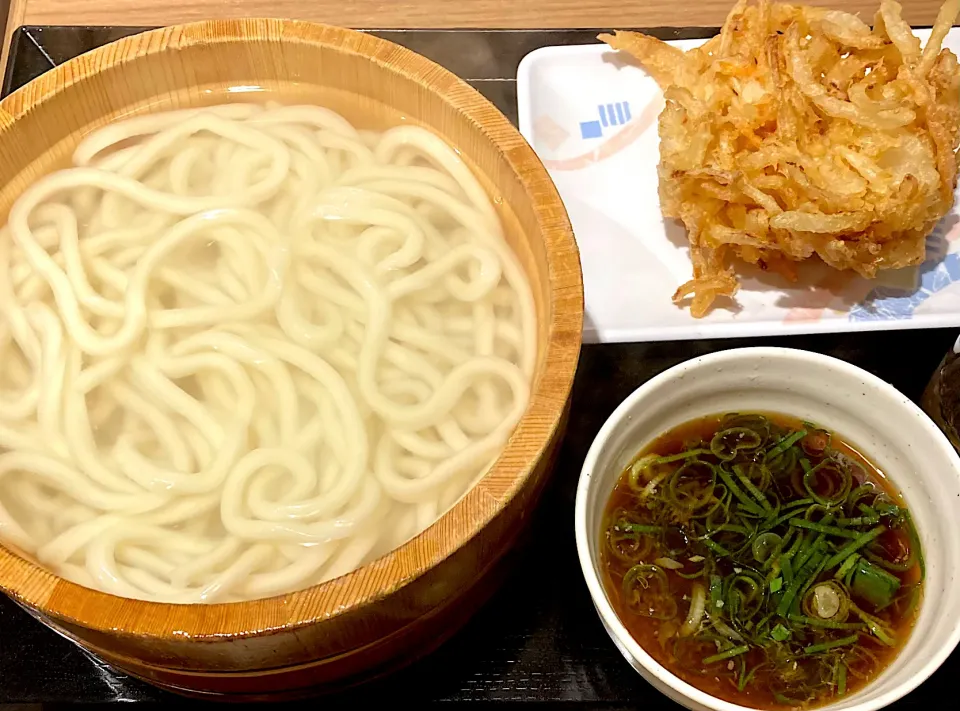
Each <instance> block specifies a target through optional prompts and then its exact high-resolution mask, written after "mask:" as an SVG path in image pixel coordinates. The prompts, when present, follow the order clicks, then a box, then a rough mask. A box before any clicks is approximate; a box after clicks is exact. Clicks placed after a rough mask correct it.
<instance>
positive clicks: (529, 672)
mask: <svg viewBox="0 0 960 711" xmlns="http://www.w3.org/2000/svg"><path fill="white" fill-rule="evenodd" d="M143 29H145V28H136V27H21V28H19V29H18V30H17V31H16V32H15V33H14V35H13V44H12V48H11V55H10V62H9V64H8V67H7V72H6V75H5V77H4V82H3V93H4V94H6V93H8V92H10V91H12V90H15V89H17V88H19V87H20V86H22V85H23V84H24V83H26V82H28V81H30V80H31V79H33V78H35V77H37V76H39V75H40V74H42V73H43V72H45V71H47V70H48V69H50V68H52V67H54V66H56V65H57V64H59V63H61V62H64V61H66V60H68V59H70V58H71V57H74V56H76V55H78V54H80V53H82V52H86V51H88V50H90V49H93V48H94V47H98V46H100V45H102V44H105V43H107V42H110V41H112V40H115V39H119V38H120V37H123V36H126V35H129V34H133V33H135V32H139V31H142V30H143ZM714 32H715V30H709V29H683V30H676V29H661V30H654V31H653V32H652V33H653V34H656V35H658V36H660V37H663V38H664V39H667V38H680V37H703V36H707V35H711V34H713V33H714ZM375 34H377V35H379V36H381V37H385V38H387V39H390V40H392V41H394V42H397V43H399V44H403V45H406V46H407V47H410V48H411V49H413V50H416V51H417V52H420V53H421V54H424V55H426V56H427V57H430V58H431V59H433V60H434V61H436V62H439V63H440V64H443V65H444V66H446V67H447V68H448V69H450V70H452V71H454V72H456V73H457V74H459V75H460V76H461V77H463V78H464V79H466V80H467V81H469V82H470V84H472V85H473V86H474V87H476V88H477V89H479V90H480V91H481V92H482V93H483V94H484V95H485V96H486V97H487V98H488V99H490V100H491V101H492V102H493V103H495V104H496V105H497V106H498V107H499V108H500V110H501V111H503V113H504V114H505V115H506V116H507V117H508V118H510V119H511V120H512V121H513V122H514V123H515V122H516V117H517V104H516V73H517V64H518V63H519V61H520V59H522V58H523V56H524V55H525V54H527V53H528V52H530V51H532V50H534V49H536V48H538V47H542V46H546V45H557V44H584V43H590V42H594V41H595V39H594V38H595V36H596V32H593V31H586V30H569V31H565V30H559V31H558V30H549V31H536V30H533V31H527V30H521V31H514V30H510V31H499V30H469V31H468V30H443V31H435V30H388V31H377V32H375ZM0 149H2V146H0ZM956 337H957V333H956V332H955V331H953V330H940V329H938V330H926V331H911V332H903V331H899V332H888V333H882V332H874V333H857V334H853V333H851V334H830V335H818V336H794V337H789V338H753V339H735V340H706V341H682V342H669V343H644V344H619V345H590V346H585V347H584V349H583V354H582V357H581V361H580V370H579V372H578V374H577V378H576V382H575V384H574V390H573V402H572V409H571V413H570V424H569V429H568V432H567V436H566V439H565V440H564V443H563V447H562V451H561V453H560V457H559V458H558V464H557V468H556V471H555V472H554V475H553V479H552V481H551V484H550V486H549V487H548V489H547V490H546V492H545V493H544V497H543V500H542V502H541V504H540V506H539V508H538V509H537V511H536V513H535V514H534V516H533V518H532V520H531V521H530V535H529V536H528V538H527V540H526V541H525V542H524V543H523V544H522V546H521V547H520V548H519V549H518V550H517V551H515V553H514V554H513V558H514V561H515V563H516V564H515V565H514V566H513V573H512V574H511V575H510V577H509V578H508V580H507V581H506V583H505V584H504V586H503V587H502V589H501V590H500V591H499V592H498V593H497V594H496V595H495V596H494V597H493V599H492V600H491V601H490V602H489V603H488V604H487V605H486V606H485V607H484V608H482V609H481V610H480V611H479V612H478V613H477V614H476V615H475V617H474V618H473V619H472V620H471V621H470V622H469V623H468V624H467V626H466V627H465V628H464V629H463V630H461V631H460V632H459V633H458V634H456V635H455V636H454V637H453V638H452V639H451V640H450V641H448V642H447V643H445V644H444V645H443V646H442V647H441V648H440V649H439V650H438V651H437V652H435V653H434V654H432V655H431V656H429V657H427V658H426V659H423V660H422V661H420V662H417V663H416V664H414V665H412V666H411V667H409V668H408V669H406V670H404V671H402V672H399V673H397V674H395V675H394V676H392V677H389V678H387V679H385V680H382V681H378V682H374V683H371V684H368V685H366V686H364V687H361V688H359V689H356V690H354V691H350V692H347V693H343V694H338V695H336V696H328V697H327V698H325V699H322V700H318V701H316V702H300V705H306V704H316V705H317V708H319V705H322V706H323V707H326V708H330V707H333V708H344V707H353V708H362V707H364V706H366V707H369V708H380V709H392V708H396V707H398V706H399V705H403V706H405V707H408V708H413V709H422V708H425V707H434V706H438V705H449V703H451V702H453V703H457V702H460V703H463V702H468V701H469V702H473V704H474V705H476V706H482V707H495V708H506V707H513V706H518V705H527V703H538V707H543V706H551V707H552V706H564V707H573V708H577V709H588V708H589V709H593V708H596V709H607V710H611V711H612V710H613V709H639V708H643V709H644V711H678V710H679V709H680V707H679V706H677V705H676V704H674V703H673V702H671V701H669V700H668V699H667V698H666V697H664V696H662V695H660V694H659V693H658V692H657V691H655V690H654V689H653V687H651V686H649V685H647V683H646V682H644V681H643V679H641V678H640V676H639V675H637V673H636V672H634V671H633V669H632V668H631V667H630V666H629V665H628V664H627V663H626V662H625V661H624V660H623V658H622V657H621V656H620V654H619V652H617V650H616V649H615V648H614V646H613V644H612V643H611V642H610V640H609V639H608V637H607V635H606V633H605V632H604V630H603V627H602V626H601V625H600V621H599V619H598V618H597V614H596V612H595V611H594V608H593V605H592V603H591V601H590V597H589V594H588V593H587V589H586V585H585V584H584V582H583V578H582V576H581V573H580V566H579V563H578V561H577V555H576V549H575V545H574V536H573V501H574V494H575V491H576V486H577V478H578V476H579V474H580V466H581V464H582V462H583V458H584V456H585V454H586V451H587V448H588V447H589V446H590V442H591V441H592V440H593V437H594V436H595V435H596V433H597V431H598V430H599V429H600V426H601V425H602V424H603V421H604V420H605V419H606V418H607V416H608V415H609V414H610V413H611V412H612V411H613V409H614V408H615V407H616V406H617V405H618V404H619V403H620V401H621V400H623V398H625V397H626V396H627V395H628V394H629V393H630V392H631V391H632V390H634V389H635V388H637V387H638V386H639V385H641V384H642V383H643V382H645V381H646V380H648V379H649V378H651V377H652V376H654V375H656V374H657V373H659V372H661V371H662V370H664V369H666V368H669V367H670V366H673V365H675V364H677V363H679V362H681V361H684V360H687V359H689V358H693V357H695V356H698V355H703V354H705V353H710V352H713V351H718V350H723V349H726V348H737V347H743V346H756V345H766V346H784V347H790V348H803V349H807V350H811V351H817V352H819V353H826V354H829V355H832V356H836V357H838V358H842V359H843V360H846V361H848V362H850V363H854V364H856V365H859V366H860V367H862V368H865V369H867V370H869V371H870V372H872V373H874V374H876V375H878V376H879V377H881V378H883V379H884V380H887V381H889V382H891V383H893V384H894V385H895V386H896V387H898V388H899V389H900V390H902V391H903V392H904V393H906V394H907V395H908V396H909V397H911V398H913V399H914V400H918V399H919V397H920V394H921V393H922V391H923V388H924V387H925V385H926V383H927V380H928V379H929V377H930V375H931V374H932V373H933V371H934V369H935V368H936V366H937V364H938V363H939V361H940V359H941V357H942V356H943V355H944V353H946V351H947V350H948V349H949V348H950V347H951V346H952V344H953V342H954V340H955V339H956ZM958 674H960V651H957V652H954V654H953V655H952V656H951V657H950V658H949V660H947V662H946V663H945V664H944V665H943V667H941V669H940V670H939V671H938V672H937V673H936V674H934V675H933V677H931V678H930V679H929V680H928V681H927V682H926V683H924V684H923V685H922V686H921V687H920V688H919V689H917V690H916V691H914V692H913V693H912V694H910V695H909V696H907V697H906V698H904V699H903V700H901V701H900V702H898V703H897V704H894V705H893V706H891V707H890V708H891V709H895V710H896V711H907V710H908V709H918V710H919V709H924V711H926V710H927V709H948V708H957V705H956V684H955V680H956V677H957V676H958ZM950 698H954V699H955V700H954V702H951V701H949V699H950ZM173 700H175V698H174V697H172V696H171V695H169V694H166V693H164V692H160V691H157V690H155V689H153V688H152V687H150V686H148V685H146V684H144V683H142V682H139V681H137V680H135V679H131V678H129V677H127V676H124V675H122V674H118V673H116V672H114V671H112V670H111V669H109V668H107V667H106V666H104V665H103V664H102V663H100V662H98V661H97V660H95V659H93V658H91V657H89V656H88V655H87V654H85V653H84V652H82V651H81V650H80V649H79V648H78V647H76V646H74V645H73V644H72V643H70V642H68V641H66V640H64V639H63V638H61V637H59V636H58V635H56V634H55V633H53V632H51V631H50V630H48V629H46V628H45V627H43V626H41V625H40V624H39V623H38V622H36V621H35V620H33V619H32V618H30V617H29V616H28V615H27V614H26V613H25V612H23V611H22V610H20V608H18V607H16V606H15V605H14V604H13V603H12V602H9V601H8V600H7V599H6V598H3V597H2V596H0V705H2V704H16V705H20V704H43V705H44V706H47V705H60V704H68V703H77V702H79V703H85V704H90V703H94V704H106V703H111V702H140V703H154V704H157V703H160V704H165V703H170V702H171V701H173ZM178 701H179V700H178Z"/></svg>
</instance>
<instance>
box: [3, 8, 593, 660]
mask: <svg viewBox="0 0 960 711" xmlns="http://www.w3.org/2000/svg"><path fill="white" fill-rule="evenodd" d="M253 40H262V41H266V42H268V43H271V44H275V43H280V42H299V43H304V44H311V45H316V46H319V47H329V48H331V49H333V50H335V51H338V52H342V53H344V54H352V55H355V56H357V57H363V58H366V59H368V60H369V61H372V62H374V63H375V64H376V65H377V66H379V67H380V68H382V69H384V70H385V71H388V72H392V73H394V74H397V75H400V76H402V77H403V78H405V79H408V80H411V81H414V82H417V83H420V84H424V85H429V84H430V83H431V82H435V81H436V80H437V78H442V79H443V80H444V81H445V82H452V83H450V84H449V86H450V87H451V88H456V89H457V90H458V91H457V92H456V95H455V96H452V95H451V94H452V93H453V92H451V91H450V90H447V91H437V90H434V89H431V90H432V91H434V93H437V94H439V96H440V98H441V99H442V100H443V101H444V102H446V103H447V104H448V105H450V106H452V107H453V108H454V109H456V110H457V111H458V112H460V113H461V114H463V115H465V116H466V117H467V118H468V119H469V120H470V121H472V122H473V123H474V124H475V125H476V126H478V127H479V130H480V131H481V132H482V133H484V134H486V136H487V138H488V140H490V142H491V143H493V144H494V145H495V146H498V147H499V148H501V155H502V156H503V158H504V159H505V161H506V162H507V164H508V165H509V166H510V168H511V169H512V170H513V172H514V173H515V174H516V175H517V177H518V179H519V181H520V183H521V185H522V186H523V188H524V190H525V192H526V194H527V195H528V196H536V199H535V201H534V204H533V210H534V214H535V215H536V218H537V223H538V225H539V227H540V232H541V234H543V235H544V246H545V251H546V257H547V267H548V278H549V288H548V293H549V303H548V308H549V314H548V316H549V323H548V329H547V335H548V340H547V342H546V352H545V354H544V359H543V369H542V371H541V373H540V378H539V380H538V381H537V382H536V383H534V389H533V391H532V394H531V402H530V405H529V406H528V408H527V410H526V412H525V413H524V415H523V417H522V418H521V420H520V422H519V423H518V425H517V428H516V429H515V431H514V433H513V435H511V438H510V440H509V441H508V443H507V445H506V447H505V448H504V451H503V452H502V453H501V456H500V457H499V458H498V459H497V461H496V462H495V464H494V466H493V467H492V468H491V469H490V471H489V472H488V473H487V475H486V476H485V477H484V478H483V479H482V480H481V481H480V482H479V483H478V484H477V485H475V486H474V487H473V489H472V490H471V491H470V492H468V494H467V495H466V496H465V497H464V498H463V499H461V501H460V502H459V503H458V504H457V505H456V506H455V507H454V508H453V509H451V510H450V511H448V512H447V513H446V514H444V516H442V517H441V518H440V519H439V520H438V521H437V522H435V523H434V524H433V525H432V526H430V527H429V528H428V529H426V530H425V531H424V532H422V533H421V534H420V535H419V536H417V537H415V538H414V539H412V540H411V541H408V542H407V543H405V544H404V545H403V546H401V547H400V548H397V549H395V550H393V551H391V552H390V553H388V554H387V555H385V556H383V557H382V558H379V559H378V560H376V561H373V562H371V563H368V564H367V565H364V566H362V567H361V568H358V569H357V570H355V571H353V572H351V573H348V574H347V575H344V576H341V577H339V578H335V579H333V580H330V581H327V582H325V583H321V584H320V585H316V586H313V587H311V588H306V589H304V590H300V591H297V592H294V593H289V594H286V595H279V596H274V597H269V598H261V599H257V600H250V601H245V602H229V603H213V604H186V605H184V604H172V603H157V602H147V601H143V600H135V599H131V598H121V597H118V596H115V595H111V594H109V593H104V592H101V591H98V590H93V589H90V588H86V587H83V586H81V585H78V584H76V583H73V582H70V581H68V580H65V579H63V578H60V577H58V576H56V575H55V574H53V573H51V572H49V571H47V570H46V569H44V568H41V567H40V566H38V565H36V564H34V563H32V562H30V561H27V560H25V559H23V558H21V557H20V556H18V555H16V554H14V553H13V552H11V551H10V550H8V549H7V548H5V547H3V546H2V545H0V565H2V567H3V568H6V569H8V570H12V571H13V573H14V577H16V578H17V579H18V580H20V581H24V584H21V585H17V586H16V587H10V586H9V585H8V584H7V583H5V582H4V581H3V580H0V590H3V591H5V592H7V594H9V595H10V596H12V597H13V598H14V599H15V600H16V601H18V602H20V603H23V604H25V605H27V606H28V607H30V608H35V609H37V610H38V611H39V612H41V613H42V614H43V615H49V616H51V617H53V618H54V619H55V620H57V621H64V622H68V623H73V624H76V625H78V626H80V627H83V628H86V629H90V630H95V631H98V632H102V633H108V634H111V635H123V636H131V637H140V638H163V639H168V640H169V639H173V638H179V639H201V640H203V639H206V640H209V641H213V640H216V639H224V638H228V637H229V638H242V637H252V636H258V635H262V634H270V633H276V632H280V631H282V630H289V629H291V628H297V627H301V626H305V625H310V624H313V623H316V622H318V621H320V620H324V619H329V618H332V617H335V616H340V615H343V614H345V613H348V612H351V611H354V610H357V609H358V608H360V607H362V606H364V605H368V604H370V603H373V602H376V601H377V600H379V599H382V598H384V597H387V596H388V595H390V594H392V593H394V592H396V591H397V590H399V589H401V588H402V587H404V586H406V585H408V584H409V583H410V582H412V581H413V580H415V579H417V578H418V577H420V576H422V575H423V574H425V573H426V572H428V571H429V570H431V569H432V568H434V567H435V566H436V565H438V564H439V563H441V562H442V561H443V560H444V559H446V558H448V557H449V556H450V555H452V554H453V553H454V552H455V551H457V550H458V549H460V548H461V547H462V546H463V545H464V544H465V543H467V542H468V541H469V540H470V539H471V538H472V537H473V536H475V535H476V534H477V533H478V532H479V531H480V530H481V529H482V528H483V526H485V525H486V524H487V523H489V522H490V521H491V520H492V519H493V518H494V517H495V516H496V515H497V514H498V513H499V512H500V511H501V510H502V509H503V507H504V506H505V505H506V504H507V503H508V502H509V501H510V500H511V499H512V498H513V496H514V495H515V494H516V492H517V490H518V489H519V488H520V486H521V485H522V484H523V483H524V482H525V481H526V479H527V477H528V476H529V475H530V473H531V472H532V471H533V469H534V467H535V466H536V464H537V463H538V461H539V459H540V458H541V457H542V455H543V445H546V443H547V442H549V441H550V440H552V439H553V438H554V437H555V436H556V434H557V430H558V427H559V425H560V421H561V418H562V415H563V412H564V409H565V406H566V401H567V399H568V398H569V394H570V389H571V387H572V384H573V376H574V374H575V372H576V366H577V360H578V357H579V350H580V345H581V329H582V322H583V283H582V274H581V271H580V269H579V252H578V250H577V245H576V242H575V240H574V238H573V231H572V228H571V226H570V223H569V220H568V218H567V215H566V211H565V209H564V207H563V203H562V202H561V201H560V196H559V194H558V193H557V190H556V188H555V186H554V184H553V182H552V180H551V179H550V177H549V175H548V174H547V171H546V169H545V168H544V167H543V165H542V163H541V162H540V160H539V158H537V156H536V154H535V153H534V151H533V149H532V148H531V147H530V146H529V145H528V144H527V143H526V142H525V141H524V140H523V139H522V137H520V135H519V132H518V131H517V129H516V128H514V127H513V125H512V124H510V122H509V121H508V120H507V119H506V117H504V116H503V114H502V113H501V112H500V111H499V110H497V109H496V108H495V107H493V106H492V104H491V103H490V102H489V101H488V100H487V99H486V98H484V97H483V96H482V95H481V94H480V93H479V92H477V91H476V90H474V89H473V88H472V87H470V86H469V85H468V84H467V83H466V82H464V81H463V80H462V79H460V78H459V77H457V76H456V75H454V74H453V73H452V72H450V71H448V70H447V69H445V68H444V67H441V66H440V65H438V64H436V63H435V62H433V61H431V60H429V59H427V58H426V57H423V56H422V55H419V54H417V53H415V52H413V51H412V50H409V49H407V48H405V47H402V46H400V45H397V44H395V43H393V42H390V41H388V40H384V39H381V38H378V37H376V36H374V35H371V34H367V33H362V32H357V31H355V30H348V29H345V28H340V27H335V26H331V25H325V24H321V23H315V22H307V21H302V20H281V19H268V18H248V19H237V20H204V21H200V22H192V23H187V24H182V25H172V26H169V27H163V28H159V29H155V30H148V31H146V32H142V33H138V34H135V35H131V36H128V37H125V38H122V39H119V40H117V41H115V42H111V43H109V44H107V45H103V46H102V47H99V48H97V49H94V50H92V51H91V52H89V53H86V54H84V55H80V56H79V57H76V58H74V59H71V60H68V61H67V62H65V63H63V64H61V65H59V66H57V67H55V68H54V69H51V70H50V71H48V72H46V73H44V74H42V75H41V76H40V77H37V78H36V79H34V80H32V81H31V82H29V83H28V84H27V85H25V86H24V87H22V88H21V89H18V90H17V91H15V92H13V93H12V94H10V96H8V97H6V98H5V99H3V100H2V101H0V140H2V139H3V137H4V134H5V133H7V131H8V130H9V128H10V127H11V125H12V123H13V122H15V121H20V120H30V113H31V111H32V110H33V109H34V107H36V106H37V105H40V104H43V103H44V102H45V101H48V100H50V99H51V98H53V97H55V96H56V95H58V94H60V93H62V92H64V91H69V90H71V89H72V88H73V87H74V86H75V85H78V84H82V83H83V82H84V81H86V80H88V79H89V78H90V77H92V76H95V75H96V74H97V73H98V72H100V71H102V70H104V69H108V68H111V67H114V66H118V65H122V64H125V63H128V62H132V61H137V60H140V59H142V58H144V57H147V56H150V55H155V54H164V53H166V52H168V51H170V50H177V49H182V48H188V47H192V46H196V45H204V46H209V47H217V46H221V45H230V44H234V43H244V42H248V41H253ZM387 52H390V57H389V59H384V58H383V55H384V54H385V53H387ZM491 108H493V109H494V111H493V112H491V111H490V109H491ZM480 114H483V115H484V116H483V120H482V121H481V120H480V118H479V115H480ZM504 133H506V134H507V135H509V136H511V137H515V138H519V139H520V140H519V141H518V142H517V146H516V147H512V148H511V149H510V151H506V150H502V148H503V144H502V142H501V141H500V140H497V139H496V138H494V136H497V135H503V134H504ZM564 254H568V255H569V254H572V255H573V256H575V257H576V258H577V260H578V262H577V264H578V268H577V269H569V268H567V269H561V268H558V266H559V262H560V260H561V257H562V255H564ZM558 300H562V301H563V302H564V305H565V306H566V307H567V308H566V309H565V310H564V312H563V313H558V310H557V303H558ZM544 383H550V389H551V392H550V393H549V394H546V395H545V394H543V393H542V386H543V384H544ZM531 422H533V423H536V424H537V426H538V429H540V430H541V431H544V432H546V434H547V439H545V440H544V441H543V443H542V445H541V447H540V448H539V449H538V450H536V451H535V452H531V453H526V454H522V459H523V460H524V462H525V464H524V466H522V467H516V466H512V467H510V466H506V465H504V464H503V460H504V458H505V455H512V456H508V457H507V458H508V459H513V460H516V459H517V458H518V454H519V452H518V451H515V450H516V449H517V448H516V447H515V439H516V437H517V434H518V433H519V432H521V431H522V430H523V429H524V426H525V424H527V423H531ZM531 454H532V456H531ZM511 468H513V469H514V470H515V471H514V473H513V474H511V475H509V476H508V477H505V472H504V471H501V470H508V471H509V470H510V469H511ZM495 473H496V474H499V475H500V476H501V478H508V479H509V481H510V485H509V487H507V488H505V489H504V491H503V493H502V494H501V495H500V496H499V497H497V500H496V501H495V502H493V504H494V505H493V506H491V505H489V502H487V504H485V505H482V506H474V507H473V508H474V512H473V513H472V514H471V515H470V517H469V524H470V525H469V527H468V528H467V530H465V531H464V532H463V533H459V534H458V535H457V536H455V537H454V536H448V535H447V533H446V529H445V528H444V526H443V525H442V524H443V522H444V520H445V519H447V518H448V517H450V516H451V515H452V514H453V513H454V511H457V510H459V509H462V508H463V507H465V506H467V505H468V499H470V498H474V496H473V495H476V494H477V493H478V492H479V493H483V494H484V495H485V496H486V497H487V498H488V499H489V498H490V497H491V496H493V494H492V493H491V492H489V491H482V488H483V484H484V482H485V481H486V480H487V479H489V478H490V476H491V475H492V474H495ZM411 547H419V548H420V549H421V550H431V551H433V555H432V556H430V557H428V558H424V557H422V556H421V557H418V559H417V563H418V565H417V566H416V567H415V568H414V569H407V570H406V571H405V572H406V575H404V576H402V577H399V578H395V579H393V580H389V581H386V580H384V576H383V575H380V574H378V570H380V569H385V568H388V567H389V563H390V562H391V561H394V560H395V559H396V558H397V557H398V556H399V555H400V554H401V553H402V552H404V551H407V550H408V549H410V548H411ZM355 590H358V591H359V592H358V593H351V595H350V597H349V599H344V596H343V593H344V592H347V591H355ZM55 591H56V594H54V592H55ZM251 621H257V624H256V625H255V627H256V628H255V629H251V628H250V626H251V625H250V623H251ZM244 623H246V624H244Z"/></svg>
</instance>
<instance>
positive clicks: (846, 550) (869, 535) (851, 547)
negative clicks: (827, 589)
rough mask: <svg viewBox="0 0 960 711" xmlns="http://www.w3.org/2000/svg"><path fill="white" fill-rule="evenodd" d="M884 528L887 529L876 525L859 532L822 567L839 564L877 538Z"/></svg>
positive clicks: (828, 567)
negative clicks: (864, 531) (858, 534)
mask: <svg viewBox="0 0 960 711" xmlns="http://www.w3.org/2000/svg"><path fill="white" fill-rule="evenodd" d="M886 530H887V529H886V527H885V526H877V527H876V528H872V529H870V530H869V531H867V532H866V533H864V534H861V535H860V536H858V537H857V538H856V539H854V540H853V541H850V543H848V544H847V545H845V546H844V547H843V548H841V549H840V550H839V551H837V553H836V554H835V555H834V556H833V557H832V558H830V560H828V561H827V564H826V566H824V567H826V568H827V569H828V570H829V569H831V568H833V567H834V566H836V565H840V563H842V562H843V561H844V560H846V559H847V556H849V555H850V554H851V553H854V552H856V551H858V550H860V549H861V548H863V547H864V546H865V545H867V544H868V543H869V542H870V541H872V540H874V539H875V538H879V537H880V536H881V535H883V533H884V532H886Z"/></svg>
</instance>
